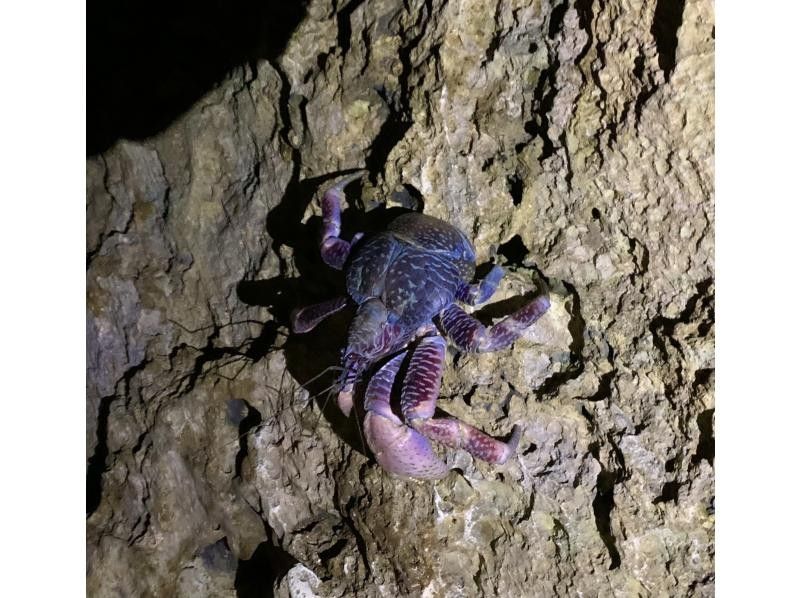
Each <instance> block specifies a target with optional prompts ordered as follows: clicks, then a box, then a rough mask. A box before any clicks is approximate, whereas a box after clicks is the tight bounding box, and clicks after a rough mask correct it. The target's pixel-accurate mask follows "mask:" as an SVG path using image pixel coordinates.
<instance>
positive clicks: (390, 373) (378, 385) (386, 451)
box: [364, 351, 448, 479]
mask: <svg viewBox="0 0 800 598" xmlns="http://www.w3.org/2000/svg"><path fill="white" fill-rule="evenodd" d="M406 355H407V353H406V352H405V351H404V352H402V353H400V354H398V355H396V356H395V357H393V358H392V359H390V360H389V361H388V362H386V364H385V365H383V367H381V368H380V369H379V370H378V371H377V372H376V373H375V375H374V376H373V377H372V379H371V380H370V382H369V385H367V390H366V393H365V395H364V409H365V410H366V411H367V415H366V417H365V418H364V435H365V436H366V439H367V444H368V445H369V448H370V450H371V451H372V453H373V454H374V455H375V459H376V460H377V461H378V463H379V464H380V466H381V467H383V469H385V470H386V471H388V472H390V473H394V474H397V475H402V476H407V477H415V478H423V479H438V478H442V477H444V476H445V475H447V471H448V470H447V466H446V465H445V464H444V462H443V461H442V460H441V459H439V457H438V456H437V455H436V453H435V452H434V451H433V448H432V447H431V443H430V442H429V441H428V439H427V438H425V437H424V436H423V435H422V434H420V433H419V432H417V431H416V430H414V429H413V428H409V427H408V426H406V425H405V424H404V423H403V421H402V420H401V419H400V418H399V417H397V415H395V413H394V412H393V411H392V406H391V395H392V386H393V385H394V380H395V377H396V376H397V371H398V370H399V369H400V366H401V364H402V362H403V360H404V359H405V357H406Z"/></svg>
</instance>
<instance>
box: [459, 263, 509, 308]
mask: <svg viewBox="0 0 800 598" xmlns="http://www.w3.org/2000/svg"><path fill="white" fill-rule="evenodd" d="M504 274H505V271H504V270H503V268H502V267H500V266H498V265H495V266H494V268H492V269H491V270H490V271H489V273H488V274H487V275H486V276H485V277H484V279H483V280H481V281H480V282H476V283H475V284H465V285H464V286H462V287H461V288H460V289H458V291H457V292H456V299H457V300H458V301H462V302H464V303H466V304H467V305H478V304H479V303H484V302H486V301H488V300H489V297H491V296H492V295H493V294H494V292H495V291H496V290H497V285H498V284H500V280H501V279H502V278H503V275H504Z"/></svg>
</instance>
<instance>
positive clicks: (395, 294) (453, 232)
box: [346, 213, 475, 336]
mask: <svg viewBox="0 0 800 598" xmlns="http://www.w3.org/2000/svg"><path fill="white" fill-rule="evenodd" d="M353 253H354V255H352V256H351V261H350V264H349V266H348V267H347V274H346V276H347V292H348V293H349V295H350V297H352V298H353V300H354V301H355V302H356V303H358V304H362V303H364V302H365V301H367V300H368V299H370V298H373V297H377V298H379V299H380V300H381V302H382V303H383V304H384V305H385V306H386V308H387V309H388V310H389V322H390V323H392V324H397V325H398V326H399V327H400V331H401V332H400V336H406V335H407V334H412V333H413V332H415V331H416V330H417V329H419V328H420V327H422V326H425V325H426V324H430V323H431V320H432V319H433V317H434V316H435V315H437V314H438V313H439V312H441V311H442V310H443V309H444V308H445V307H447V306H448V305H450V304H451V303H453V301H455V296H456V293H457V292H458V289H459V288H461V286H463V285H464V284H465V283H467V282H469V281H470V280H471V278H472V276H473V275H474V274H475V249H474V248H473V247H472V243H470V241H469V239H467V237H466V236H465V235H464V233H462V232H461V231H460V230H458V229H457V228H455V227H454V226H451V225H449V224H447V223H446V222H443V221H442V220H439V219H437V218H433V217H431V216H426V215H425V214H414V213H411V214H403V215H402V216H399V217H398V218H396V219H395V220H393V221H392V222H391V224H390V225H389V227H388V230H387V231H386V232H383V233H379V234H377V235H375V236H374V237H372V238H369V239H365V240H363V241H362V242H361V244H360V245H359V246H358V247H357V248H356V250H355V251H354V252H353Z"/></svg>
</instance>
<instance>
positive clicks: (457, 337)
mask: <svg viewBox="0 0 800 598" xmlns="http://www.w3.org/2000/svg"><path fill="white" fill-rule="evenodd" d="M549 307H550V299H549V298H548V296H547V295H539V296H538V297H536V298H535V299H534V300H533V301H531V302H530V303H528V304H527V305H526V306H525V307H523V308H521V309H519V310H517V311H516V312H514V313H513V314H511V315H510V316H508V317H506V318H505V319H503V320H501V321H500V322H498V323H497V324H495V325H494V326H490V327H488V328H487V327H486V326H484V325H483V324H481V323H480V322H479V321H478V320H476V319H475V318H474V317H473V316H471V315H469V314H467V313H466V312H465V311H464V310H463V309H461V308H460V307H458V306H457V305H450V306H449V307H446V308H445V309H443V310H442V312H441V313H440V314H439V315H438V316H437V317H438V319H439V323H440V324H441V326H442V329H443V330H444V332H445V334H447V336H448V337H450V339H451V340H452V341H453V342H454V343H455V344H456V345H457V346H458V347H459V348H460V349H462V350H463V351H470V352H474V353H485V352H487V351H497V350H498V349H504V348H506V347H508V346H509V345H511V343H513V342H514V341H515V340H517V338H519V336H520V335H521V334H522V333H523V332H524V331H525V329H526V328H528V327H529V326H530V325H531V324H533V323H534V322H535V321H536V320H538V319H539V318H540V317H542V315H543V314H544V313H545V312H546V311H547V310H548V308H549Z"/></svg>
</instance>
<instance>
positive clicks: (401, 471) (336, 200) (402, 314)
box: [292, 173, 550, 479]
mask: <svg viewBox="0 0 800 598" xmlns="http://www.w3.org/2000/svg"><path fill="white" fill-rule="evenodd" d="M361 174H362V173H356V174H354V175H351V176H348V177H346V178H345V179H343V180H342V181H340V182H339V183H338V184H337V185H335V186H334V187H332V188H330V189H328V191H327V192H326V193H325V194H324V196H323V198H322V214H323V231H322V239H321V240H320V253H321V255H322V258H323V260H324V261H325V263H326V264H328V265H329V266H331V267H333V268H337V269H340V270H341V269H344V270H345V276H346V284H347V292H348V295H349V298H345V297H337V298H334V299H331V300H328V301H325V302H323V303H320V304H317V305H312V306H309V307H305V308H302V309H299V310H297V311H295V312H294V313H293V314H292V327H293V329H294V331H295V332H298V333H300V332H306V331H308V330H311V329H312V328H313V327H314V326H316V324H317V323H319V322H320V321H321V320H322V319H324V318H326V317H327V316H329V315H330V314H332V313H334V312H336V311H338V310H340V309H342V308H343V307H344V306H345V305H347V304H348V303H349V302H351V301H352V302H354V303H355V304H356V305H357V306H358V309H357V311H356V314H355V317H354V318H353V321H352V322H351V324H350V329H349V331H348V338H347V346H346V347H345V349H344V350H343V352H342V366H343V374H342V378H341V380H340V382H341V390H340V391H339V394H338V398H337V401H338V404H339V407H340V409H341V410H342V411H343V412H344V413H345V414H349V413H350V411H351V408H352V406H353V400H354V395H355V389H356V385H357V383H358V381H359V380H360V379H361V378H362V377H365V378H366V379H367V387H366V389H365V391H364V409H365V410H366V416H365V418H364V435H365V437H366V439H367V443H368V444H369V447H370V449H371V450H372V452H373V454H374V455H375V459H376V460H377V461H378V463H379V464H380V465H381V467H383V468H384V469H385V470H386V471H389V472H391V473H393V474H397V475H400V476H404V477H415V478H423V479H434V478H440V477H442V476H444V475H446V474H447V472H448V468H447V466H446V464H445V463H444V461H442V460H441V459H440V458H439V456H438V455H437V454H436V452H435V451H434V450H433V447H432V446H431V443H430V440H434V441H436V442H438V443H441V444H443V445H445V446H448V447H451V448H463V449H465V450H467V451H468V452H469V453H470V454H472V455H473V456H475V457H476V458H478V459H481V460H483V461H487V462H489V463H496V464H499V463H504V462H505V461H506V460H507V459H508V458H509V457H510V456H511V455H513V454H514V452H515V451H516V448H517V444H518V443H519V439H520V435H521V430H520V428H519V427H518V426H515V427H514V431H513V432H512V434H511V437H510V438H509V440H508V441H507V442H503V441H500V440H497V439H495V438H492V437H491V436H488V435H487V434H484V433H483V432H481V431H480V430H478V429H477V428H474V427H473V426H470V425H468V424H466V423H464V422H462V421H460V420H458V419H457V418H453V417H435V416H434V415H435V412H436V401H437V399H438V397H439V388H440V385H441V380H442V373H443V368H444V359H445V349H446V341H445V337H447V338H449V339H450V340H451V341H452V342H453V343H454V344H455V346H456V347H457V348H459V349H461V350H462V351H473V352H480V351H496V350H499V349H503V348H505V347H508V346H509V345H511V343H512V342H514V340H515V339H516V338H518V337H519V335H520V334H522V332H523V331H524V330H525V329H526V328H528V327H529V326H530V325H531V324H533V323H534V322H535V321H536V320H537V319H538V318H539V317H541V316H542V315H543V314H544V313H545V312H546V311H547V309H548V308H549V307H550V301H549V299H548V297H547V295H546V294H542V295H539V296H537V297H536V298H535V299H533V300H532V301H531V302H529V303H528V304H526V305H525V306H523V307H522V308H520V309H518V310H517V311H516V312H514V313H513V314H511V315H510V316H508V317H506V318H504V319H503V320H502V321H500V322H498V323H497V324H495V325H493V326H490V327H486V326H484V325H483V324H482V323H481V322H479V321H478V320H476V319H475V318H474V317H472V316H471V315H469V314H468V313H466V312H465V311H464V310H463V309H461V307H459V306H458V305H457V303H458V302H462V303H467V304H469V305H476V304H478V303H482V302H484V301H487V300H488V299H489V298H490V297H491V295H492V294H493V293H494V291H495V289H496V288H497V285H498V283H499V282H500V279H501V278H502V277H503V269H502V268H501V267H500V266H494V267H493V268H492V270H491V271H490V272H489V274H487V275H486V277H484V278H483V279H482V280H481V281H479V282H476V283H470V280H471V279H472V277H473V276H474V274H475V250H474V248H473V246H472V243H470V241H469V239H467V237H466V236H465V235H464V233H463V232H461V231H460V230H458V229H457V228H456V227H454V226H452V225H450V224H448V223H446V222H444V221H442V220H439V219H436V218H433V217H431V216H426V215H424V214H413V213H412V214H404V215H402V216H400V217H398V218H396V219H395V220H394V221H393V222H392V223H391V224H390V225H389V227H388V228H387V230H385V231H383V232H381V233H378V234H376V235H373V236H369V237H364V235H363V234H361V233H359V234H358V235H356V236H355V237H354V238H353V239H352V240H351V241H346V240H344V239H342V238H340V237H339V233H340V231H341V221H340V212H341V203H342V202H343V201H344V199H345V198H344V187H345V185H347V184H348V183H349V182H350V181H353V180H355V179H356V178H358V177H359V176H361ZM398 382H399V383H400V384H398ZM398 387H399V397H395V396H394V395H395V393H396V392H397V390H398ZM396 398H399V401H398V400H395V399H396Z"/></svg>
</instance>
